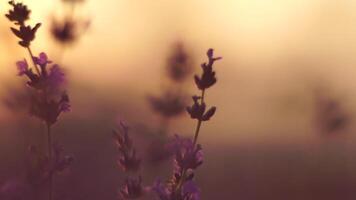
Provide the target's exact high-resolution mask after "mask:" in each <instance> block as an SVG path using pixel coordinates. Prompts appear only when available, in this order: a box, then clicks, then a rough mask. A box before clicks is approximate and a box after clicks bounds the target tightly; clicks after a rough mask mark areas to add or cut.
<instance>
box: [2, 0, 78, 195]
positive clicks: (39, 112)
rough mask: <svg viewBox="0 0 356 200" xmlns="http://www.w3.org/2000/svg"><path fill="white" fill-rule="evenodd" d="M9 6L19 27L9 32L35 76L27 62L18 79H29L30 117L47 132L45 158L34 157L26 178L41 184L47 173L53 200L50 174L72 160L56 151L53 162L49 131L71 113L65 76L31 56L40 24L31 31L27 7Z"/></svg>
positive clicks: (21, 64) (20, 64) (20, 67)
mask: <svg viewBox="0 0 356 200" xmlns="http://www.w3.org/2000/svg"><path fill="white" fill-rule="evenodd" d="M9 4H10V5H11V6H12V7H13V10H10V11H9V13H8V14H6V17H7V18H8V19H9V20H10V21H11V22H14V24H15V25H16V26H18V27H17V28H14V27H11V31H12V32H13V33H14V35H15V36H17V37H18V38H19V39H20V41H19V44H20V45H21V46H22V47H24V48H26V49H27V50H28V53H29V55H30V57H31V60H32V62H33V68H34V69H35V72H34V71H32V68H30V67H29V66H28V64H27V61H26V60H23V61H22V60H21V61H19V62H17V63H16V65H17V68H18V70H19V73H18V75H20V76H26V77H27V78H28V81H27V85H28V86H29V87H30V88H31V89H32V90H33V91H34V92H33V96H32V98H31V103H30V112H31V114H32V115H33V116H35V117H37V118H39V119H40V120H41V121H43V122H45V124H46V128H47V139H48V141H47V142H48V145H47V146H48V155H47V156H42V155H41V156H33V157H34V158H35V159H34V162H31V163H32V164H33V165H30V169H33V170H29V172H28V176H29V177H31V178H30V179H32V178H33V177H34V178H36V179H37V180H42V179H43V178H42V175H43V172H47V179H48V185H49V187H48V199H49V200H52V194H53V192H52V189H53V188H52V185H53V174H54V172H55V171H60V170H63V169H64V168H66V167H67V166H68V165H69V163H70V162H71V160H72V159H71V158H69V157H68V158H67V157H66V158H61V159H60V158H59V156H60V154H59V151H58V150H56V149H55V153H56V154H55V156H56V157H55V160H52V151H53V145H52V134H51V127H52V125H53V124H54V123H56V122H57V120H58V117H59V115H60V114H61V113H63V112H67V111H69V110H70V105H69V97H68V95H67V94H66V93H65V92H64V90H63V85H64V83H65V76H64V73H63V71H62V70H61V69H60V68H59V67H58V65H56V64H53V65H52V66H48V64H51V63H52V61H50V60H48V57H47V55H46V54H45V53H40V55H39V56H38V57H35V56H33V53H32V50H31V48H30V44H31V42H32V41H33V40H34V39H35V35H36V32H37V30H38V28H39V27H40V26H41V23H37V24H36V25H35V26H34V27H33V28H32V27H31V26H30V25H26V24H25V22H26V21H27V20H28V19H29V14H30V10H28V9H27V6H25V5H23V4H22V3H15V2H14V1H10V2H9ZM32 154H33V155H37V153H36V152H35V151H32Z"/></svg>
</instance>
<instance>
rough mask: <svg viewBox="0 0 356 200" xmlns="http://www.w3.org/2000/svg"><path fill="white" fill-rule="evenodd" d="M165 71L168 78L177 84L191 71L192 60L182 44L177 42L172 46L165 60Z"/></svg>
mask: <svg viewBox="0 0 356 200" xmlns="http://www.w3.org/2000/svg"><path fill="white" fill-rule="evenodd" d="M166 71H167V74H168V76H169V78H170V79H171V80H173V81H174V82H177V83H180V82H183V81H184V80H185V79H186V78H187V77H189V75H190V74H191V72H192V71H193V66H192V59H191V57H190V56H189V54H188V53H187V51H186V49H185V47H184V45H183V43H181V42H178V43H176V44H175V45H174V47H173V51H172V53H171V55H170V56H169V57H168V60H167V66H166Z"/></svg>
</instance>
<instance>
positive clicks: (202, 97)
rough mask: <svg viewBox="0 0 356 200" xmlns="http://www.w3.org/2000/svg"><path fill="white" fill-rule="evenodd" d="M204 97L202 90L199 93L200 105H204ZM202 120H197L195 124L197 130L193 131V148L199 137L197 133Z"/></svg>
mask: <svg viewBox="0 0 356 200" xmlns="http://www.w3.org/2000/svg"><path fill="white" fill-rule="evenodd" d="M204 96H205V89H203V90H202V91H201V99H200V101H201V102H200V103H201V104H203V103H204ZM202 122H203V121H202V120H201V119H198V123H197V128H196V129H195V134H194V142H193V146H195V145H196V143H197V141H198V136H199V132H200V127H201V124H202Z"/></svg>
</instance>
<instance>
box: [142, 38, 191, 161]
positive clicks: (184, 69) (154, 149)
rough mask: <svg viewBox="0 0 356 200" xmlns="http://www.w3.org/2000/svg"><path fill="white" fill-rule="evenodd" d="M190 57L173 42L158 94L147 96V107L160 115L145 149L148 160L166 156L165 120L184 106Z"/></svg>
mask: <svg viewBox="0 0 356 200" xmlns="http://www.w3.org/2000/svg"><path fill="white" fill-rule="evenodd" d="M193 64H194V62H193V57H192V56H191V55H190V53H188V50H187V49H186V47H185V46H184V44H183V43H182V42H176V43H174V45H173V46H172V48H171V50H170V53H169V55H168V57H167V61H166V65H165V66H164V69H165V70H164V72H165V76H164V78H165V79H164V83H163V85H164V86H165V87H164V88H163V90H162V91H161V94H160V95H149V96H148V98H147V99H148V103H149V105H150V106H151V109H152V110H153V111H154V113H155V114H156V115H158V116H159V118H160V122H161V124H160V127H159V128H158V131H157V132H158V134H159V135H160V136H159V137H158V138H157V139H155V140H153V141H152V144H151V145H150V147H149V149H148V152H149V153H148V154H149V157H151V160H152V161H154V162H156V161H161V160H165V159H167V158H168V157H169V152H167V151H165V150H164V144H165V143H166V142H167V138H166V137H167V134H168V131H169V123H170V122H171V121H172V120H173V119H174V118H177V117H179V116H181V115H182V114H183V113H184V111H185V108H186V106H187V105H188V96H189V93H188V88H187V86H186V85H185V84H186V82H187V81H189V82H190V81H191V79H189V77H191V75H192V72H193V71H194V66H193Z"/></svg>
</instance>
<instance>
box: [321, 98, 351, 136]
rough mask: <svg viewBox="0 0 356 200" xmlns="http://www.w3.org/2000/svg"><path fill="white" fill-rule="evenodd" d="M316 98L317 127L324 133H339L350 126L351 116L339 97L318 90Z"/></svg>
mask: <svg viewBox="0 0 356 200" xmlns="http://www.w3.org/2000/svg"><path fill="white" fill-rule="evenodd" d="M315 99H316V102H315V107H316V111H315V112H316V114H315V121H316V125H317V128H318V129H319V130H320V131H321V132H322V133H325V134H332V133H337V132H340V131H344V130H345V129H346V128H347V127H348V125H349V123H350V121H351V116H350V115H349V113H347V112H346V110H345V109H344V107H343V105H342V102H341V101H340V100H339V99H337V98H334V97H331V96H329V95H325V94H324V93H323V92H322V91H317V92H316V97H315Z"/></svg>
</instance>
